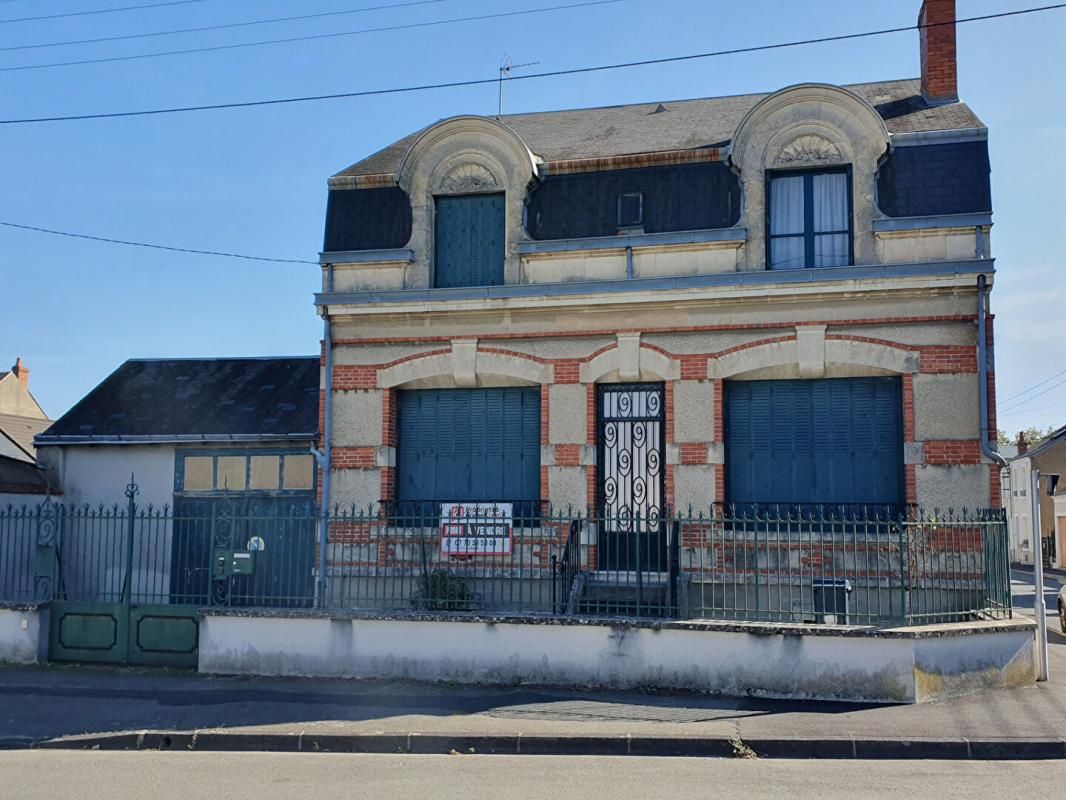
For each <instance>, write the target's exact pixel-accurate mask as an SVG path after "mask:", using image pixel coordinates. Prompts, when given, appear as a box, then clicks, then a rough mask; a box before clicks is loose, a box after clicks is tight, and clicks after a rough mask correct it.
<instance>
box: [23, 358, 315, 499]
mask: <svg viewBox="0 0 1066 800" xmlns="http://www.w3.org/2000/svg"><path fill="white" fill-rule="evenodd" d="M318 373H319V359H318V358H205V359H196V358H190V359H131V360H129V361H127V362H126V363H124V364H123V365H122V366H120V367H119V368H118V369H117V370H115V371H114V372H113V373H111V375H109V376H108V377H107V378H105V379H104V381H103V383H101V384H100V385H99V386H97V387H96V388H95V389H93V390H92V391H91V392H89V394H87V395H86V396H85V397H84V398H83V399H82V400H81V401H79V402H78V403H77V404H76V405H75V406H74V407H73V408H71V409H70V411H68V412H67V413H66V414H64V415H63V416H62V417H60V418H59V419H58V420H56V421H55V423H53V424H52V425H51V427H49V428H48V430H46V431H45V432H44V433H41V434H39V435H38V436H37V437H36V440H35V441H36V446H37V455H38V458H39V460H40V462H41V463H42V464H43V465H46V466H47V467H49V469H50V470H51V471H52V473H53V474H54V475H55V479H56V480H57V482H58V483H59V485H61V486H62V487H63V493H64V501H65V502H67V503H71V504H75V505H81V504H86V503H87V504H90V505H97V504H101V503H102V504H104V505H106V506H111V505H112V504H114V503H116V502H120V503H121V502H123V492H124V491H125V488H126V485H127V484H128V483H129V482H130V478H131V476H133V477H134V478H135V479H136V482H137V485H138V487H139V490H140V492H139V495H138V497H137V502H138V503H139V504H140V505H142V506H147V505H149V504H151V505H153V506H154V507H155V508H160V507H162V506H164V505H166V506H169V507H171V508H173V509H174V510H175V511H176V512H178V513H179V514H180V513H183V512H185V511H188V510H189V509H195V513H196V514H198V515H200V514H207V515H210V513H211V507H212V506H215V505H217V504H218V503H220V502H221V497H222V495H223V494H224V493H228V495H229V496H230V497H231V498H233V497H252V498H256V499H257V500H258V501H260V503H265V502H268V501H269V503H270V504H273V505H274V506H278V507H280V506H285V505H291V504H292V503H296V504H301V505H307V504H308V503H309V502H310V501H311V500H313V497H314V488H315V480H314V457H313V456H312V455H311V453H310V450H311V447H312V445H313V442H314V440H315V436H316V431H317V428H318V425H317V423H318V399H317V393H318ZM268 513H272V512H268Z"/></svg>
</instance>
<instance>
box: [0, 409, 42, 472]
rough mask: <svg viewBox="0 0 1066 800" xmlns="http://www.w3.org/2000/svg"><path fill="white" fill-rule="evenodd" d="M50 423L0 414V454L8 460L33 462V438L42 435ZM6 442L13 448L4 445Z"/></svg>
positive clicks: (32, 418)
mask: <svg viewBox="0 0 1066 800" xmlns="http://www.w3.org/2000/svg"><path fill="white" fill-rule="evenodd" d="M51 424H52V421H51V420H49V419H36V418H34V417H17V416H15V415H14V414H0V454H2V455H6V456H8V457H10V458H20V457H21V459H22V460H23V461H29V462H30V463H33V462H34V451H33V437H34V436H36V435H37V434H38V433H43V432H44V431H45V430H46V429H47V428H48V426H49V425H51ZM4 440H7V441H8V442H10V443H11V444H12V445H14V448H11V447H8V446H6V445H5V443H4Z"/></svg>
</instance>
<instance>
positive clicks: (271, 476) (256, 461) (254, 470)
mask: <svg viewBox="0 0 1066 800" xmlns="http://www.w3.org/2000/svg"><path fill="white" fill-rule="evenodd" d="M250 472H251V483H250V485H249V486H248V488H249V489H277V488H278V481H279V476H280V474H281V456H252V464H251V469H250Z"/></svg>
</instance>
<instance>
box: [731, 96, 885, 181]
mask: <svg viewBox="0 0 1066 800" xmlns="http://www.w3.org/2000/svg"><path fill="white" fill-rule="evenodd" d="M887 149H888V128H887V127H885V121H884V120H883V119H882V118H881V115H880V114H878V113H877V111H876V110H875V109H874V107H873V106H871V105H870V104H869V103H868V102H866V100H864V99H863V98H861V97H859V96H858V95H857V94H855V93H854V92H850V91H848V90H847V89H842V88H841V87H839V86H830V85H828V84H818V83H804V84H799V85H796V86H789V87H787V88H785V89H782V90H780V91H778V92H774V93H773V94H771V95H769V96H768V97H766V98H764V99H763V100H761V101H760V102H759V103H757V104H756V105H755V107H754V108H752V109H751V110H750V111H748V113H747V114H745V115H744V118H743V119H742V120H741V121H740V125H738V126H737V130H736V133H735V134H734V135H733V141H732V143H731V144H730V147H729V156H730V160H731V161H732V163H733V165H734V166H736V167H737V168H738V169H739V170H740V171H741V173H743V172H744V171H745V170H761V169H766V168H767V167H771V166H776V165H778V164H779V163H780V164H781V165H788V166H799V165H804V166H806V165H808V164H809V163H812V162H813V163H814V164H824V163H841V162H844V161H845V160H849V161H850V160H856V159H861V158H864V157H865V158H869V157H872V158H873V159H874V160H875V161H876V160H877V159H879V158H880V157H881V155H883V154H884V153H885V151H886V150H887Z"/></svg>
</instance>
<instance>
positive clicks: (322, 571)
mask: <svg viewBox="0 0 1066 800" xmlns="http://www.w3.org/2000/svg"><path fill="white" fill-rule="evenodd" d="M332 293H333V265H332V264H326V294H327V296H328V295H330V294H332ZM328 302H329V301H328V300H327V303H328ZM328 309H329V307H328V306H326V307H324V308H323V309H322V344H323V346H324V347H325V349H326V365H325V372H326V376H325V380H324V381H323V385H322V391H323V393H324V394H325V408H324V412H325V418H326V419H325V423H324V426H323V427H324V430H323V431H322V449H321V450H319V449H317V448H314V449H312V451H311V452H312V453H314V456H315V459H316V460H317V461H318V466H319V467H321V469H322V517H321V519H320V521H319V527H318V580H317V581H316V587H315V588H316V591H315V594H316V595H317V598H318V605H319V606H320V607H324V606H325V605H326V566H327V558H326V545H327V544H328V542H329V500H330V493H329V490H330V457H331V454H332V450H333V445H332V443H331V442H332V438H333V436H332V433H333V336H332V326H331V324H330V318H329V310H328Z"/></svg>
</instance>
